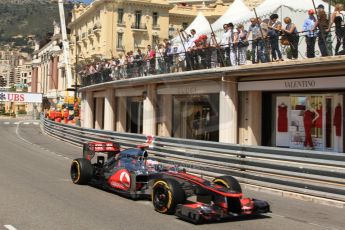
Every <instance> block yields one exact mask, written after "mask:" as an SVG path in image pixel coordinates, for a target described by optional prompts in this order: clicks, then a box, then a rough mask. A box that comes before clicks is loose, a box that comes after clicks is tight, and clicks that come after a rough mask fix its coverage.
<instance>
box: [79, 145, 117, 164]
mask: <svg viewBox="0 0 345 230" xmlns="http://www.w3.org/2000/svg"><path fill="white" fill-rule="evenodd" d="M120 150H121V149H120V145H119V144H118V143H115V142H88V143H84V145H83V158H86V159H88V160H91V159H92V158H93V157H94V156H95V153H97V152H102V153H107V154H108V157H109V156H110V155H115V154H116V153H119V152H120Z"/></svg>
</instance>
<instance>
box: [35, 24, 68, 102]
mask: <svg viewBox="0 0 345 230" xmlns="http://www.w3.org/2000/svg"><path fill="white" fill-rule="evenodd" d="M54 31H55V32H54V34H53V36H52V37H51V38H49V41H48V42H45V43H43V44H41V46H40V45H39V44H37V45H36V47H35V51H34V54H33V60H32V76H31V82H30V86H31V90H30V92H32V93H42V94H43V100H45V101H49V103H50V105H51V106H52V107H55V106H56V104H58V103H59V102H60V101H62V100H63V99H64V97H65V96H66V88H67V82H66V78H65V70H64V64H63V50H62V45H61V42H62V40H61V34H60V29H59V28H57V27H55V28H54Z"/></svg>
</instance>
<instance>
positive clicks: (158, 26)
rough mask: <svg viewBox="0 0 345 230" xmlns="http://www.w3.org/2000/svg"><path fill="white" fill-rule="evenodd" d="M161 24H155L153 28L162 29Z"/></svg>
mask: <svg viewBox="0 0 345 230" xmlns="http://www.w3.org/2000/svg"><path fill="white" fill-rule="evenodd" d="M160 28H161V27H160V25H159V24H155V25H152V29H154V30H160Z"/></svg>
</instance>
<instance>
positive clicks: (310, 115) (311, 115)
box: [303, 104, 320, 149]
mask: <svg viewBox="0 0 345 230" xmlns="http://www.w3.org/2000/svg"><path fill="white" fill-rule="evenodd" d="M319 116H320V115H319V113H318V112H317V111H316V110H315V109H314V108H313V107H311V106H310V104H308V106H307V109H306V110H305V111H304V116H303V123H304V131H305V141H304V146H305V147H306V148H307V149H312V148H313V147H314V146H313V140H312V137H311V129H312V127H313V124H314V122H315V121H316V120H317V119H318V117H319Z"/></svg>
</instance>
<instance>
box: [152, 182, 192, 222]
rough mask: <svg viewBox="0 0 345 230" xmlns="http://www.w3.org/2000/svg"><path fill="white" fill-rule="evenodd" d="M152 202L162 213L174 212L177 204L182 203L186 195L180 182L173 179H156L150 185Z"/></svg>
mask: <svg viewBox="0 0 345 230" xmlns="http://www.w3.org/2000/svg"><path fill="white" fill-rule="evenodd" d="M151 199H152V204H153V207H154V209H155V210H156V211H157V212H159V213H163V214H170V215H171V214H174V213H175V210H176V206H177V205H178V204H184V203H185V201H186V195H185V192H184V191H183V189H182V188H181V186H180V184H179V183H178V182H177V181H176V180H173V179H169V178H166V179H158V180H156V181H155V183H154V184H153V186H152V198H151Z"/></svg>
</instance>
